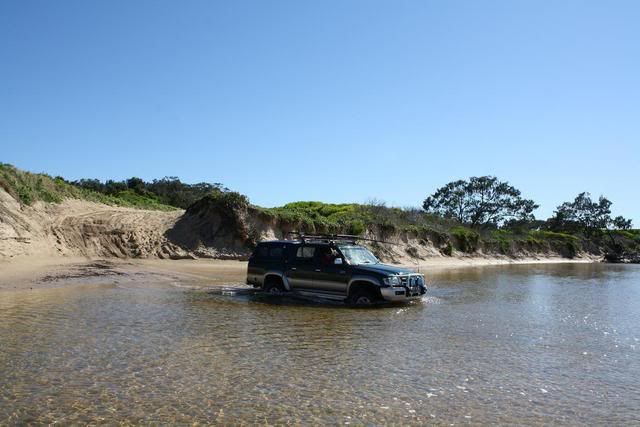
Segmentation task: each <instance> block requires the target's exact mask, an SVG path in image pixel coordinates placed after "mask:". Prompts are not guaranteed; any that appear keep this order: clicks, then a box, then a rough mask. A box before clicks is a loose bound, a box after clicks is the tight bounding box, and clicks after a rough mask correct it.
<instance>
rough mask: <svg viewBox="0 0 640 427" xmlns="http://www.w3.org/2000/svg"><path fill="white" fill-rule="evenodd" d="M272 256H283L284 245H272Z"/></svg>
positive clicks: (270, 254) (270, 252) (270, 251)
mask: <svg viewBox="0 0 640 427" xmlns="http://www.w3.org/2000/svg"><path fill="white" fill-rule="evenodd" d="M269 257H270V258H282V246H272V247H271V248H270V249H269Z"/></svg>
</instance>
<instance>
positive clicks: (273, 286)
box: [263, 278, 284, 295]
mask: <svg viewBox="0 0 640 427" xmlns="http://www.w3.org/2000/svg"><path fill="white" fill-rule="evenodd" d="M263 290H264V291H265V292H266V293H268V294H271V295H279V294H281V293H282V292H284V286H283V285H282V282H280V281H279V280H278V279H275V278H268V279H267V280H266V281H265V283H264V286H263Z"/></svg>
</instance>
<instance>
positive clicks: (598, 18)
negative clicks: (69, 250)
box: [0, 0, 640, 226]
mask: <svg viewBox="0 0 640 427" xmlns="http://www.w3.org/2000/svg"><path fill="white" fill-rule="evenodd" d="M639 23H640V2H638V1H606V2H605V1H569V0H567V1H560V2H557V1H546V2H543V1H511V0H508V1H494V0H487V1H475V0H473V1H472V0H468V1H453V0H446V1H445V0H440V1H426V0H425V1H423V0H416V1H391V0H389V1H384V2H382V1H373V0H364V1H354V0H346V1H344V0H340V1H297V0H296V1H261V0H260V1H258V0H256V1H238V0H233V1H227V2H222V1H217V2H216V1H193V0H189V1H172V2H168V1H159V0H153V1H141V0H135V1H132V0H126V1H114V0H109V1H84V0H82V1H66V0H56V1H35V0H33V1H24V0H4V1H2V2H0V161H3V162H8V163H12V164H15V165H16V166H18V167H20V168H23V169H27V170H31V171H44V172H47V173H49V174H52V175H63V176H65V177H67V178H69V179H77V178H81V177H95V178H100V179H106V178H115V179H122V178H126V177H130V176H139V177H142V178H144V179H152V178H160V177H163V176H166V175H174V176H179V177H180V178H181V179H183V180H184V181H187V182H198V181H209V182H222V183H224V184H225V185H227V186H228V187H230V188H232V189H234V190H237V191H240V192H242V193H245V194H247V195H248V196H249V197H250V199H251V200H252V202H254V203H257V204H260V205H264V206H273V205H280V204H284V203H286V202H289V201H296V200H322V201H328V202H349V201H355V202H363V201H365V200H367V199H369V198H378V199H382V200H386V201H387V202H388V203H389V204H393V205H399V206H408V205H414V206H416V205H420V204H421V202H422V200H423V199H424V198H425V196H427V195H428V194H429V193H431V192H433V191H434V190H435V189H436V188H437V187H439V186H441V185H443V184H445V183H447V182H449V181H451V180H453V179H457V178H465V177H469V176H473V175H485V174H491V175H496V176H498V177H499V178H501V179H503V180H507V181H509V182H511V183H512V184H513V185H515V186H516V187H517V188H520V189H521V190H522V192H523V194H524V195H525V196H526V197H529V198H533V199H535V200H536V201H538V202H539V203H540V204H541V205H542V208H541V209H540V210H539V211H538V215H539V216H541V217H546V216H547V215H549V214H551V212H552V211H553V209H554V208H555V207H556V206H557V205H558V204H560V203H561V202H563V201H566V200H569V199H572V198H573V197H575V195H576V194H577V193H579V192H581V191H590V192H591V193H592V194H593V195H595V196H598V195H600V194H604V195H606V196H608V197H609V198H610V199H611V200H612V201H613V202H614V213H616V214H623V215H625V216H628V217H632V218H633V219H634V223H635V224H636V226H639V225H640V197H639V195H640V192H639V191H638V182H640V24H639ZM311 162H313V163H314V164H315V166H313V167H305V166H308V165H310V164H311Z"/></svg>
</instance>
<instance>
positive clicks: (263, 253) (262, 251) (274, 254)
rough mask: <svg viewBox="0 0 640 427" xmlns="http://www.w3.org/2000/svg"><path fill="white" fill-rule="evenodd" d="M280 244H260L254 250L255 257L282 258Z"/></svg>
mask: <svg viewBox="0 0 640 427" xmlns="http://www.w3.org/2000/svg"><path fill="white" fill-rule="evenodd" d="M282 254H283V248H282V246H272V245H261V246H258V247H257V248H256V250H255V252H254V256H255V257H256V258H282Z"/></svg>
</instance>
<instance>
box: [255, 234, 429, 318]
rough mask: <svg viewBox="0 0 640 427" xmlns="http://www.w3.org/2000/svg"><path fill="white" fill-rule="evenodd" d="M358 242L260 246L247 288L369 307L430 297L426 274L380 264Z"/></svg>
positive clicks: (316, 239)
mask: <svg viewBox="0 0 640 427" xmlns="http://www.w3.org/2000/svg"><path fill="white" fill-rule="evenodd" d="M357 240H359V239H358V237H357V236H343V235H316V236H308V235H307V236H305V235H300V238H299V239H297V240H276V241H268V242H260V243H258V245H257V247H256V249H255V251H254V252H253V254H252V255H251V257H250V258H249V266H248V269H247V284H249V285H253V286H254V287H256V288H262V289H263V290H264V291H266V292H270V293H281V292H291V293H292V294H297V295H302V296H313V297H321V298H328V299H333V300H341V301H345V302H347V303H348V304H350V305H365V306H366V305H371V304H373V303H376V302H378V301H410V300H414V299H419V298H420V297H421V296H422V295H424V294H425V293H426V291H427V288H426V286H425V280H424V276H423V275H422V274H418V273H415V272H413V271H411V270H409V269H407V268H404V267H396V266H393V265H386V264H381V263H380V262H379V261H378V259H377V258H376V257H375V256H374V255H373V254H372V253H371V252H369V250H368V249H367V248H365V247H363V246H360V245H358V244H356V241H357Z"/></svg>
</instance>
